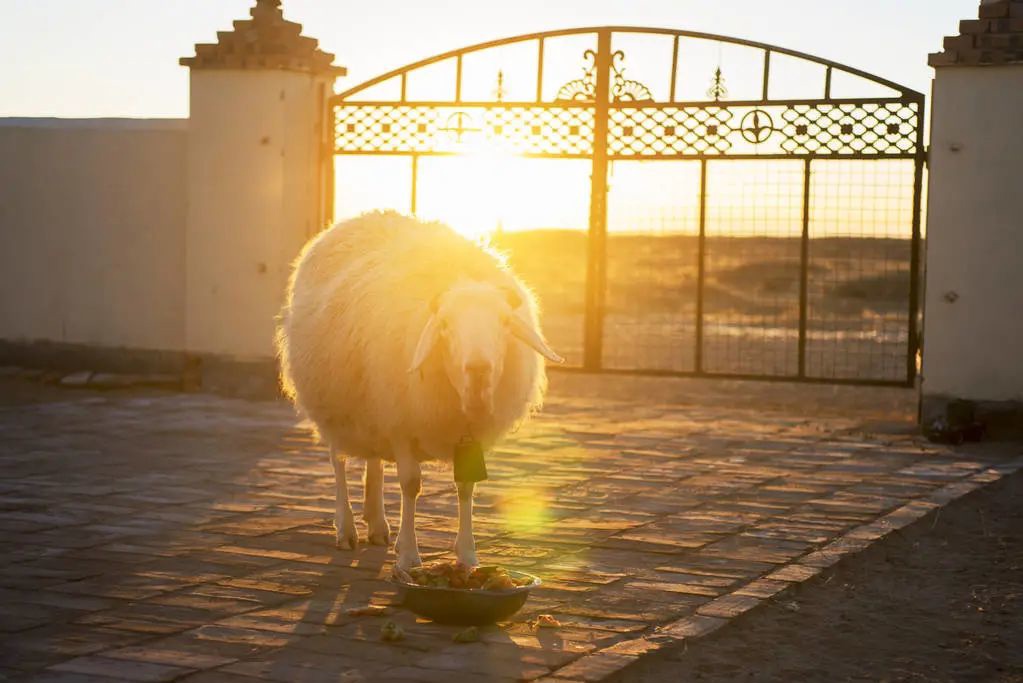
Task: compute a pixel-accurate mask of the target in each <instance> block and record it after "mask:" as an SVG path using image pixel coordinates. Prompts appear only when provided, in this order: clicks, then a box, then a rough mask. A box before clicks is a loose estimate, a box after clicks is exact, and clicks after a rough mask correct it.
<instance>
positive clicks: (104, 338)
mask: <svg viewBox="0 0 1023 683" xmlns="http://www.w3.org/2000/svg"><path fill="white" fill-rule="evenodd" d="M185 150H186V122H185V121H168V120H120V119H89V120H61V119H0V339H3V340H8V341H34V340H49V341H59V342H71V343H81V344H90V345H99V346H111V347H131V348H139V349H182V348H184V331H185V305H184V272H185V243H184V235H185V232H184V227H185V205H186V196H185V192H186V183H185V172H186V166H185Z"/></svg>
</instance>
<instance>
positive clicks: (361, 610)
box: [345, 605, 391, 617]
mask: <svg viewBox="0 0 1023 683" xmlns="http://www.w3.org/2000/svg"><path fill="white" fill-rule="evenodd" d="M390 613H391V609H390V608H389V607H385V606H384V605H363V606H362V607H352V608H351V609H347V610H345V614H346V615H348V616H350V617H382V616H384V615H385V614H390Z"/></svg>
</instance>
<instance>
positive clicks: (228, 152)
mask: <svg viewBox="0 0 1023 683" xmlns="http://www.w3.org/2000/svg"><path fill="white" fill-rule="evenodd" d="M321 87H322V88H323V89H324V92H325V93H326V94H329V93H330V92H331V90H330V81H329V80H328V79H327V78H325V77H322V76H320V77H317V76H313V75H310V74H305V73H298V72H291V71H280V70H241V69H193V70H192V79H191V112H190V119H189V139H188V187H189V189H188V197H189V207H188V220H187V243H188V261H187V273H188V275H187V334H186V346H185V348H186V349H187V350H188V351H190V352H197V353H212V354H218V355H222V356H231V357H233V358H240V359H252V358H267V357H270V356H272V354H273V333H274V324H275V323H274V320H275V317H276V316H277V314H278V312H279V310H280V306H281V303H282V301H283V294H284V290H285V285H286V283H287V278H288V274H289V272H290V265H291V262H292V260H293V259H294V258H295V256H296V255H297V254H298V252H299V250H300V249H301V247H302V245H303V244H304V243H305V241H306V240H307V239H308V238H309V237H310V236H312V235H314V234H315V233H316V232H317V231H318V230H320V229H321V228H322V227H323V225H322V224H323V215H322V210H321V207H320V202H319V196H320V193H319V175H318V167H317V160H318V159H319V154H320V150H321V140H320V137H319V136H320V132H321V130H322V128H321V126H322V121H321V112H322V111H324V110H323V108H322V107H321V106H320V99H319V89H320V88H321Z"/></svg>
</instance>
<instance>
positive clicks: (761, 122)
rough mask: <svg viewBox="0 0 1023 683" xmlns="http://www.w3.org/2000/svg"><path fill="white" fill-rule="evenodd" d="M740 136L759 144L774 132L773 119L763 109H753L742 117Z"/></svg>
mask: <svg viewBox="0 0 1023 683" xmlns="http://www.w3.org/2000/svg"><path fill="white" fill-rule="evenodd" d="M741 130H742V137H743V138H745V140H746V141H747V142H752V143H753V144H755V145H759V144H760V143H761V142H765V141H766V140H767V138H769V137H771V133H773V132H774V120H773V119H771V115H770V114H768V113H767V112H766V111H764V110H763V109H754V110H753V111H751V112H749V113H748V114H746V115H745V116H743V117H742V128H741Z"/></svg>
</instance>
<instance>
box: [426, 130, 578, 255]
mask: <svg viewBox="0 0 1023 683" xmlns="http://www.w3.org/2000/svg"><path fill="white" fill-rule="evenodd" d="M586 170H588V168H587V169H583V168H582V166H581V165H578V164H575V163H573V160H564V159H536V158H529V157H524V156H522V155H520V154H516V153H514V152H511V151H508V150H506V149H502V148H501V147H499V146H497V145H496V144H494V143H493V142H490V141H485V140H484V141H480V142H479V143H477V144H475V145H472V146H465V147H463V151H462V152H461V153H459V154H457V155H451V156H446V157H434V158H430V159H423V160H421V162H420V176H419V197H420V198H421V199H420V202H419V207H418V209H417V212H416V213H417V215H419V216H420V217H421V218H425V219H433V220H440V221H442V222H444V223H447V224H448V225H450V226H451V227H452V228H454V229H455V230H457V231H458V232H459V233H461V234H463V235H465V236H466V237H469V238H471V239H479V238H484V237H487V236H489V235H493V234H494V233H497V232H501V231H519V230H531V229H537V228H543V227H553V226H564V227H573V228H577V227H582V226H584V225H585V217H586V210H587V207H588V175H587V173H586V172H585V171H586Z"/></svg>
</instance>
